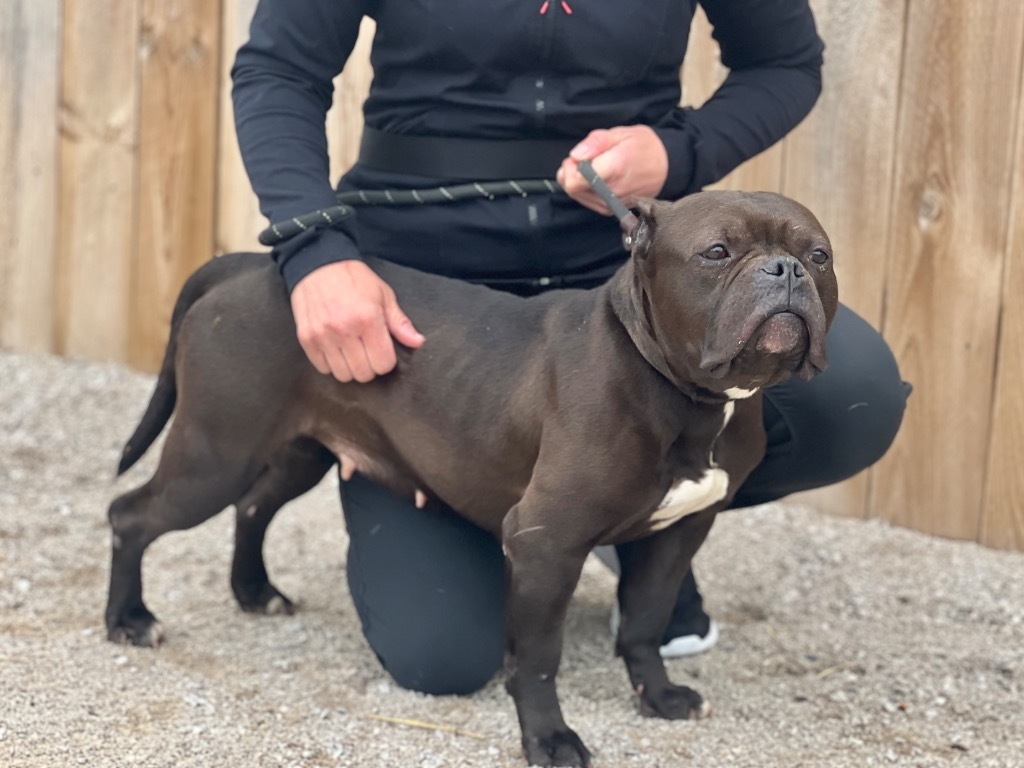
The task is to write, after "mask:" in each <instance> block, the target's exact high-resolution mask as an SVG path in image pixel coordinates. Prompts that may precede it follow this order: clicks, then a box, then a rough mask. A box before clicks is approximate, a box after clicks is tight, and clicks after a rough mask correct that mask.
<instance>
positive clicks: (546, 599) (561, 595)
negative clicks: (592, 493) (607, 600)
mask: <svg viewBox="0 0 1024 768" xmlns="http://www.w3.org/2000/svg"><path fill="white" fill-rule="evenodd" d="M535 509H537V507H536V505H535V504H531V501H530V499H529V498H524V499H523V501H521V502H520V503H519V504H517V505H516V506H515V507H513V508H512V510H511V511H510V512H509V514H508V515H507V516H506V518H505V521H504V524H503V526H502V545H503V548H504V550H505V562H506V569H507V574H508V598H507V604H506V609H505V622H506V638H507V648H506V656H505V669H506V673H507V677H506V682H505V686H506V688H507V690H508V692H509V693H510V694H511V695H512V698H513V700H514V701H515V705H516V712H517V714H518V715H519V725H520V727H521V729H522V735H523V752H524V754H525V756H526V759H527V761H528V762H529V763H530V765H543V766H548V765H568V766H588V765H590V752H589V751H588V750H587V748H586V747H585V746H584V744H583V742H582V740H580V737H579V736H577V735H576V733H575V732H574V731H573V730H572V729H571V728H569V726H568V725H566V723H565V719H564V718H563V716H562V709H561V707H560V706H559V704H558V692H557V690H556V688H555V675H556V674H557V673H558V665H559V662H560V660H561V656H562V634H563V630H564V627H565V614H566V609H567V608H568V605H569V599H570V598H571V597H572V593H573V590H574V589H575V588H576V582H577V581H578V580H579V577H580V572H581V571H582V569H583V561H584V560H585V559H586V556H587V552H588V551H589V547H585V546H571V545H570V546H568V547H567V546H566V544H565V542H563V541H561V540H560V539H559V537H558V536H557V535H556V534H555V533H554V532H553V531H552V530H550V526H548V525H546V524H545V523H544V517H543V514H542V513H538V512H533V511H531V510H535ZM549 509H550V507H549ZM562 511H564V510H559V512H562Z"/></svg>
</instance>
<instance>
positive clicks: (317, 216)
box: [259, 160, 637, 250]
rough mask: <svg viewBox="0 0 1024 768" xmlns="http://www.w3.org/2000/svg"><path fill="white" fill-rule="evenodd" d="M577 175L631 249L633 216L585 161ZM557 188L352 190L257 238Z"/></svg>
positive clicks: (273, 240) (508, 184)
mask: <svg viewBox="0 0 1024 768" xmlns="http://www.w3.org/2000/svg"><path fill="white" fill-rule="evenodd" d="M579 169H580V173H581V174H582V175H583V177H584V178H585V179H586V180H587V182H588V183H589V184H590V186H591V188H593V190H594V192H596V193H597V194H598V195H599V196H600V197H601V199H602V200H603V201H604V202H605V204H606V205H607V206H608V207H609V208H610V209H611V211H612V213H613V214H615V216H616V218H618V220H619V226H620V227H621V228H622V232H623V234H622V243H623V246H624V247H625V248H626V250H629V249H630V248H631V247H632V244H633V243H632V236H633V231H634V230H635V228H636V224H637V219H636V216H634V215H633V213H632V212H631V211H630V210H629V209H628V208H626V206H625V205H624V204H623V203H622V201H621V200H619V198H618V197H616V196H615V194H614V193H613V192H612V191H611V190H610V189H609V188H608V185H607V184H605V182H604V180H603V179H602V178H601V177H600V176H598V175H597V173H596V172H595V171H594V168H593V166H591V164H590V162H589V161H587V160H581V161H580V163H579ZM560 189H561V187H559V186H558V184H557V182H555V181H554V180H553V179H526V180H518V181H517V180H509V181H491V182H473V183H471V184H458V185H455V186H451V187H434V188H431V189H383V190H368V191H367V190H356V191H352V192H340V193H338V195H337V200H338V204H337V205H333V206H330V207H329V208H321V209H319V210H316V211H312V212H310V213H307V214H303V215H302V216H295V217H293V218H291V219H286V220H284V221H279V222H276V223H274V224H271V225H270V226H269V227H267V228H266V229H264V230H263V231H262V232H260V234H259V241H260V243H261V244H262V245H271V246H273V245H277V244H278V243H282V242H284V241H285V240H289V239H291V238H293V237H295V236H297V235H300V234H302V233H303V232H306V231H308V230H310V229H322V228H324V227H333V226H336V225H338V224H340V223H341V222H342V221H344V220H345V219H347V218H348V217H349V216H351V215H352V214H353V213H354V211H353V206H360V205H433V204H436V203H454V202H456V201H459V200H471V199H477V198H486V199H488V200H494V199H496V198H498V197H512V196H516V195H518V196H520V197H527V196H529V195H538V194H552V193H554V192H558V191H560Z"/></svg>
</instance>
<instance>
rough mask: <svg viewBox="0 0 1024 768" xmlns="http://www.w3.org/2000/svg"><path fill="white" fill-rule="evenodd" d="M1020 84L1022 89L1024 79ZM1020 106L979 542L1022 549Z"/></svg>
mask: <svg viewBox="0 0 1024 768" xmlns="http://www.w3.org/2000/svg"><path fill="white" fill-rule="evenodd" d="M1019 82H1020V83H1021V84H1022V87H1024V77H1022V78H1021V79H1020V81H1019ZM1018 101H1019V104H1018V111H1017V150H1016V159H1015V160H1014V162H1013V168H1014V180H1013V192H1012V197H1011V205H1010V210H1011V212H1012V213H1011V216H1010V227H1009V234H1008V236H1007V245H1006V247H1005V248H1004V249H1003V254H1004V258H1005V259H1006V275H1005V276H1004V278H1003V317H1002V327H1001V329H1000V343H999V359H998V375H997V378H996V392H995V404H994V407H993V418H992V428H991V430H990V434H991V442H990V447H989V464H988V471H987V473H986V487H985V504H984V507H983V511H982V518H981V531H980V536H979V538H980V540H981V542H982V543H983V544H985V545H987V546H990V547H999V548H1001V549H1018V550H1024V472H1021V469H1020V468H1021V467H1022V466H1024V398H1022V397H1021V396H1020V382H1021V381H1022V380H1024V305H1022V304H1021V297H1022V296H1024V90H1022V91H1021V93H1020V95H1019V97H1018Z"/></svg>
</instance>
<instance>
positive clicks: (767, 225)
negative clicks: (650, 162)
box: [634, 191, 838, 392]
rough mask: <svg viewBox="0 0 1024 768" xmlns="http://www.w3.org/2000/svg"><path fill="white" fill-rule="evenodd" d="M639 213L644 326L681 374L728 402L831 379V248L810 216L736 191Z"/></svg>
mask: <svg viewBox="0 0 1024 768" xmlns="http://www.w3.org/2000/svg"><path fill="white" fill-rule="evenodd" d="M640 209H641V216H640V221H641V223H640V227H639V229H638V231H637V237H636V240H637V244H636V246H635V247H634V257H635V258H636V259H637V261H638V270H637V273H638V275H639V280H640V281H641V283H642V286H641V287H642V290H643V291H644V292H645V294H646V295H647V296H648V297H649V301H645V307H644V311H645V315H646V322H647V324H648V326H649V328H650V331H651V332H652V335H653V336H654V339H655V342H656V343H657V345H658V346H659V348H660V349H661V351H662V354H663V355H664V356H665V359H666V360H667V362H668V364H669V366H670V367H671V368H672V369H673V370H674V371H675V372H676V373H677V374H680V375H681V376H682V377H684V378H687V379H688V380H689V381H692V382H694V383H695V384H697V385H698V386H701V387H704V388H705V389H708V390H711V391H715V392H725V391H726V390H729V389H734V388H739V389H757V388H761V387H767V386H771V385H773V384H777V383H779V382H781V381H785V380H786V379H788V378H790V377H792V376H794V375H796V376H799V377H801V378H804V379H810V378H811V377H812V376H815V375H816V374H818V373H820V372H821V371H823V370H824V369H825V365H826V361H825V334H826V332H827V331H828V327H829V324H830V323H831V322H832V317H833V316H834V315H835V311H836V307H837V304H838V290H837V286H836V276H835V272H834V271H833V269H832V246H831V244H830V243H829V240H828V237H827V236H826V235H825V232H824V230H823V229H822V228H821V225H820V224H819V223H818V221H817V220H816V219H815V218H814V216H813V215H812V214H811V213H810V211H808V210H807V209H806V208H804V207H803V206H802V205H800V204H799V203H796V202H794V201H793V200H790V199H789V198H786V197H783V196H781V195H776V194H773V193H768V192H730V191H720V192H703V193H700V194H697V195H692V196H690V197H686V198H683V199H682V200H679V201H678V202H675V203H657V202H656V203H644V204H642V205H641V206H640Z"/></svg>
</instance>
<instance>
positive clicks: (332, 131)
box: [327, 17, 377, 182]
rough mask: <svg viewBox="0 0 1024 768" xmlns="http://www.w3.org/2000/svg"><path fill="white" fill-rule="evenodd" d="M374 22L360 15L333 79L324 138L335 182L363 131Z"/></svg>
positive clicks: (356, 151) (352, 156) (351, 160)
mask: <svg viewBox="0 0 1024 768" xmlns="http://www.w3.org/2000/svg"><path fill="white" fill-rule="evenodd" d="M376 30H377V26H376V24H375V23H374V21H373V19H370V18H369V17H365V18H363V23H362V25H360V27H359V39H358V40H356V45H355V48H353V49H352V54H351V55H350V56H349V58H348V61H347V62H346V64H345V71H344V72H342V73H341V74H340V75H338V77H337V78H336V79H335V81H334V104H333V106H332V107H331V111H330V112H328V113H327V140H328V149H329V151H330V155H331V180H332V181H333V182H336V181H337V180H338V178H339V177H340V176H341V175H342V174H343V173H344V172H345V171H347V170H348V169H349V168H350V167H351V166H352V164H353V163H355V161H356V158H357V157H358V156H359V139H360V137H361V136H362V134H363V102H364V101H365V100H366V94H367V93H369V91H370V81H371V80H372V79H373V68H372V67H371V66H370V45H371V43H373V35H374V32H376Z"/></svg>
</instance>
